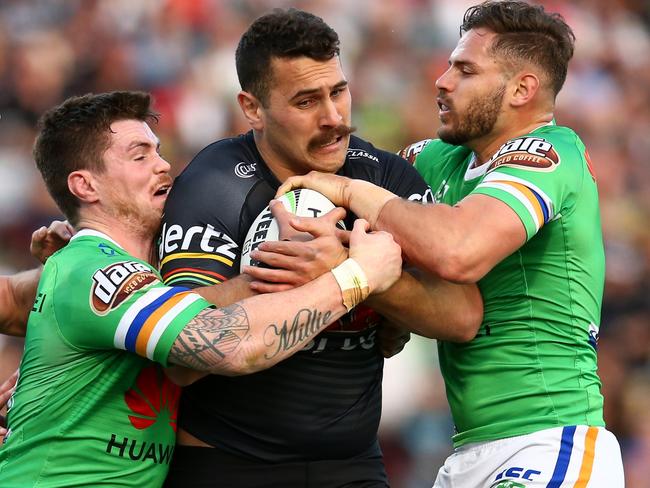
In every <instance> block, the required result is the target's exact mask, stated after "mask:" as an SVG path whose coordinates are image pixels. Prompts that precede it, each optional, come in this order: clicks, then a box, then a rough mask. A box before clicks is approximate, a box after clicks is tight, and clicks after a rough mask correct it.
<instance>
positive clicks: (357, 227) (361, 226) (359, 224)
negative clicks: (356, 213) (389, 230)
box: [352, 219, 370, 234]
mask: <svg viewBox="0 0 650 488" xmlns="http://www.w3.org/2000/svg"><path fill="white" fill-rule="evenodd" d="M369 230H370V224H369V223H368V221H367V220H365V219H357V220H355V221H354V227H352V232H353V233H356V234H361V233H364V234H365V233H367V232H368V231H369Z"/></svg>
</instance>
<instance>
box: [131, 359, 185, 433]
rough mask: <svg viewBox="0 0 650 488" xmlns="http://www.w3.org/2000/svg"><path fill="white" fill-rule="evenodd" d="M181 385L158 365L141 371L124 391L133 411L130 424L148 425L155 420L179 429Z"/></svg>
mask: <svg viewBox="0 0 650 488" xmlns="http://www.w3.org/2000/svg"><path fill="white" fill-rule="evenodd" d="M180 394H181V388H180V387H179V386H177V385H175V384H174V383H172V382H171V381H170V380H169V379H168V378H167V377H166V376H165V374H164V373H163V371H162V370H161V369H160V368H159V367H158V366H156V365H152V366H148V367H146V368H143V369H142V371H140V374H139V375H138V377H137V378H136V380H135V384H134V385H133V386H132V387H131V389H130V390H128V391H127V392H126V393H125V394H124V401H125V402H126V405H127V406H128V407H129V409H130V410H131V412H133V415H129V420H130V421H131V425H133V427H135V428H136V429H139V430H142V429H147V428H149V427H151V426H152V425H154V424H155V423H156V422H158V421H159V420H160V421H163V422H165V423H169V425H170V426H171V428H172V429H173V430H174V432H176V416H177V413H178V400H179V398H180Z"/></svg>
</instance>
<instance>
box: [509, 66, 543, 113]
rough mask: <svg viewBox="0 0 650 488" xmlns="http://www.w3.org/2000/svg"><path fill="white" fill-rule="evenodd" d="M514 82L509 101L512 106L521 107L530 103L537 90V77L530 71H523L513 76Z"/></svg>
mask: <svg viewBox="0 0 650 488" xmlns="http://www.w3.org/2000/svg"><path fill="white" fill-rule="evenodd" d="M513 81H514V83H515V85H514V87H513V91H512V99H511V101H510V103H511V104H512V106H514V107H521V106H523V105H526V104H528V103H530V101H531V100H532V99H533V98H535V95H536V94H537V92H538V90H539V78H538V77H537V75H536V74H534V73H531V72H523V73H521V74H520V75H519V76H516V77H514V78H513Z"/></svg>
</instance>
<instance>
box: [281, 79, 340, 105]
mask: <svg viewBox="0 0 650 488" xmlns="http://www.w3.org/2000/svg"><path fill="white" fill-rule="evenodd" d="M346 86H348V82H347V81H346V80H342V81H339V82H338V83H337V84H336V85H334V86H333V87H332V90H338V89H340V88H345V87H346ZM319 91H320V88H307V89H305V90H300V91H299V92H297V93H295V94H294V95H293V96H292V97H291V98H290V99H289V100H290V101H291V100H295V99H296V98H300V97H303V96H305V95H314V94H316V93H318V92H319Z"/></svg>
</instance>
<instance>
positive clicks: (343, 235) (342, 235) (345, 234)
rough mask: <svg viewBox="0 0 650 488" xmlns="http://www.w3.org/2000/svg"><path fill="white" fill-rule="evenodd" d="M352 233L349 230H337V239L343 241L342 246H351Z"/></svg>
mask: <svg viewBox="0 0 650 488" xmlns="http://www.w3.org/2000/svg"><path fill="white" fill-rule="evenodd" d="M350 233H351V231H349V230H342V229H336V234H335V235H336V237H337V238H338V240H339V241H341V244H343V245H344V246H349V245H350Z"/></svg>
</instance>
